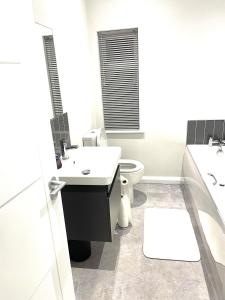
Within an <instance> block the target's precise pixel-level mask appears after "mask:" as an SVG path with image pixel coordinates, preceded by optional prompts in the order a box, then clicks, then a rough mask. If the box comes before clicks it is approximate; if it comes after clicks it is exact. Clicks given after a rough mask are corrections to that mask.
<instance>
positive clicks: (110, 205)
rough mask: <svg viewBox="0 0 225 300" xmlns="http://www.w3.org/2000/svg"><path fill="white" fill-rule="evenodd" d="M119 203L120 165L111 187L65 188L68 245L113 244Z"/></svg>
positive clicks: (67, 186) (64, 206) (63, 200)
mask: <svg viewBox="0 0 225 300" xmlns="http://www.w3.org/2000/svg"><path fill="white" fill-rule="evenodd" d="M120 200H121V188H120V170H119V166H118V167H117V170H116V172H115V176H114V178H113V181H112V183H111V184H110V185H97V186H96V185H66V186H65V187H64V188H63V189H62V203H63V210H64V217H65V223H66V232H67V239H68V241H69V246H70V244H71V241H79V242H80V241H104V242H112V239H113V232H114V229H115V226H116V223H117V219H118V214H119V207H120ZM75 245H76V244H75ZM76 246H77V247H78V245H76Z"/></svg>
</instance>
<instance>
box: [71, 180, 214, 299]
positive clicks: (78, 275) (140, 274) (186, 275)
mask: <svg viewBox="0 0 225 300" xmlns="http://www.w3.org/2000/svg"><path fill="white" fill-rule="evenodd" d="M134 196H135V200H134V204H133V208H132V216H133V226H132V227H129V228H128V229H126V230H121V229H117V230H116V233H115V239H114V241H113V243H100V242H93V243H92V256H91V257H90V258H89V259H88V260H87V261H85V262H83V263H74V262H72V272H73V279H74V285H75V293H76V299H77V300H114V299H115V300H116V299H117V300H139V299H140V300H141V299H149V300H156V299H160V300H198V299H199V300H208V299H209V296H208V292H207V288H206V284H205V280H204V275H203V272H202V267H201V263H200V262H181V261H169V260H157V259H149V258H146V257H145V256H144V255H143V251H142V245H143V226H144V209H145V208H147V207H167V208H179V209H185V204H184V201H183V196H182V192H181V189H180V186H179V185H161V184H138V185H136V186H135V192H134Z"/></svg>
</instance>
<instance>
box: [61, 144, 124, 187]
mask: <svg viewBox="0 0 225 300" xmlns="http://www.w3.org/2000/svg"><path fill="white" fill-rule="evenodd" d="M67 153H68V155H69V159H67V160H62V168H61V169H59V170H57V177H59V179H60V180H62V181H65V182H66V183H67V184H70V185H109V184H111V183H112V180H113V177H114V175H115V172H116V169H117V166H118V161H119V159H120V157H121V148H120V147H80V148H78V149H72V150H69V151H68V152H67ZM86 170H90V174H87V175H84V174H83V173H82V172H83V171H86Z"/></svg>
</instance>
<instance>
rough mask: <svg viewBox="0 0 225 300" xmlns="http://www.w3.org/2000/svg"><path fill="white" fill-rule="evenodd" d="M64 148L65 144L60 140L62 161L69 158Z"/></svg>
mask: <svg viewBox="0 0 225 300" xmlns="http://www.w3.org/2000/svg"><path fill="white" fill-rule="evenodd" d="M66 146H67V144H66V142H65V141H64V140H61V141H60V147H61V153H62V159H68V158H69V155H68V154H67V151H66Z"/></svg>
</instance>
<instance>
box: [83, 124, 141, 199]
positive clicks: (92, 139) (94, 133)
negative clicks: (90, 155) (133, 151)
mask: <svg viewBox="0 0 225 300" xmlns="http://www.w3.org/2000/svg"><path fill="white" fill-rule="evenodd" d="M83 146H89V147H90V146H107V137H106V133H105V130H104V129H103V128H98V129H92V130H90V131H88V132H87V133H86V134H85V135H84V136H83ZM119 165H120V174H121V175H122V176H124V177H125V178H126V179H127V180H128V184H129V198H130V201H131V203H133V199H134V195H133V194H134V192H133V185H134V184H136V183H138V182H139V181H140V179H141V177H142V176H143V175H144V165H143V164H142V163H141V162H140V161H137V160H132V159H120V160H119Z"/></svg>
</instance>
